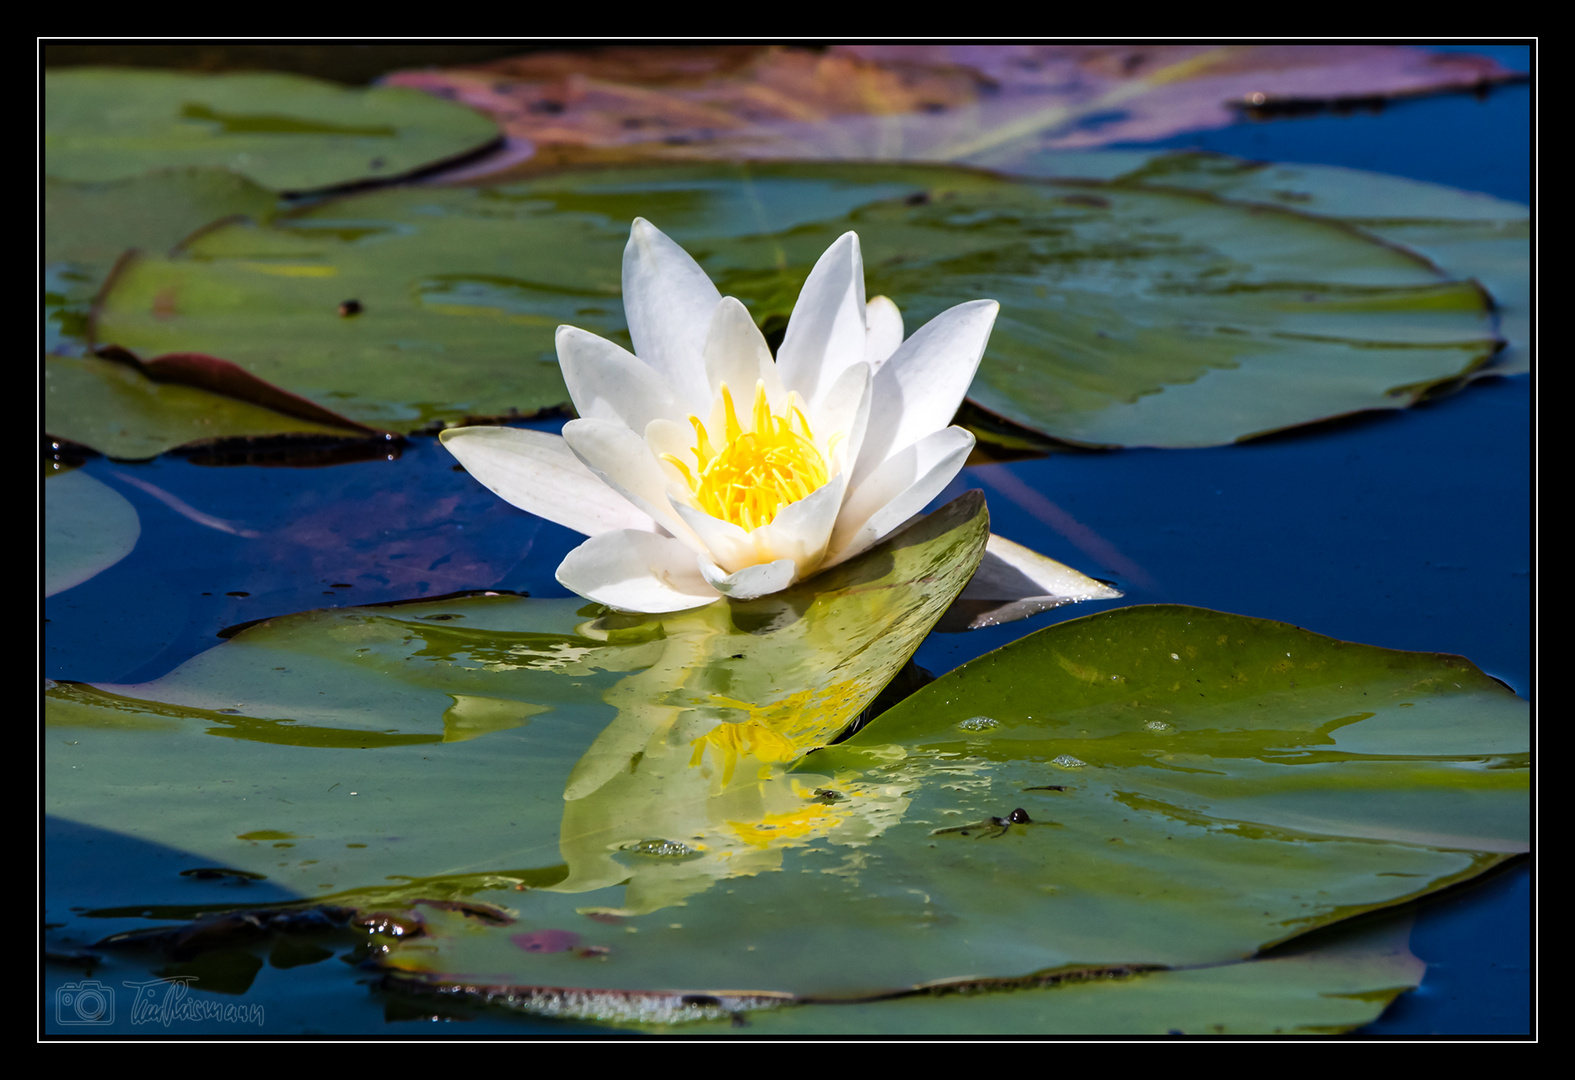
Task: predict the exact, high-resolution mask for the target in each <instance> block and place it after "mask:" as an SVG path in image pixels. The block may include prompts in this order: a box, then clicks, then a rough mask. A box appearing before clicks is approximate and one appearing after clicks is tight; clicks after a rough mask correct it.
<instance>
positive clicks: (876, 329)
mask: <svg viewBox="0 0 1575 1080" xmlns="http://www.w3.org/2000/svg"><path fill="white" fill-rule="evenodd" d="M864 325H865V326H866V327H868V330H867V332H866V334H865V337H864V362H865V363H866V364H868V365H869V366H870V370H871V371H879V370H880V368H881V365H882V364H884V363H885V362H886V361H887V360H890V359H891V354H892V353H894V352H896V351H897V346H898V345H901V344H902V312H901V311H898V310H897V305H896V304H894V303H892V301H891V298H890V297H886V296H877V297H874V298H872V299H871V300H870V302H869V303H867V304H865V305H864Z"/></svg>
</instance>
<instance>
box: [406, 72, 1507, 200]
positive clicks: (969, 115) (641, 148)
mask: <svg viewBox="0 0 1575 1080" xmlns="http://www.w3.org/2000/svg"><path fill="white" fill-rule="evenodd" d="M1523 78H1524V76H1522V75H1519V74H1517V73H1515V72H1512V71H1510V70H1508V69H1506V68H1504V67H1502V66H1500V65H1499V64H1498V63H1497V62H1496V61H1494V60H1492V59H1490V58H1487V57H1482V56H1472V55H1467V54H1447V55H1445V54H1436V53H1431V52H1429V51H1427V50H1425V49H1420V48H1414V47H1411V46H1402V45H1303V44H1285V45H1237V44H1231V45H1209V44H1175V45H1027V44H1018V45H927V44H926V45H914V44H891V45H847V46H833V47H832V48H830V49H826V50H823V51H819V50H812V49H807V48H801V47H785V46H762V45H715V46H711V45H708V46H655V47H642V46H635V47H616V48H608V49H601V50H580V51H574V52H568V51H564V52H545V53H534V54H532V55H529V56H523V57H518V58H514V59H508V60H499V61H494V62H491V63H488V64H480V65H476V66H472V67H464V68H450V69H439V70H424V71H403V72H395V73H394V74H392V75H389V76H388V77H387V78H386V79H385V80H384V82H385V83H388V84H391V85H397V86H409V87H416V88H419V89H422V90H426V91H429V92H431V93H434V94H437V95H440V96H442V97H446V98H450V99H453V100H457V101H460V102H463V103H464V104H467V105H470V106H472V107H473V108H477V109H480V110H481V111H483V112H485V113H487V114H489V115H491V116H492V117H493V118H494V119H495V120H496V121H497V122H498V123H499V124H500V125H501V126H502V127H503V128H504V130H505V132H506V133H507V135H508V136H509V139H510V141H511V144H512V150H511V152H510V153H507V154H505V155H502V156H500V157H499V158H498V159H496V162H495V164H494V168H495V169H497V170H512V169H514V168H525V169H529V168H531V167H535V168H541V167H543V166H552V165H558V164H564V163H569V162H576V161H595V160H637V159H649V158H674V157H677V158H690V159H693V158H729V159H731V158H739V157H759V158H800V159H815V158H819V159H826V158H837V159H864V160H869V159H879V160H924V161H971V162H975V163H979V164H993V165H1001V164H1003V162H998V161H996V160H994V159H995V158H996V157H998V156H1000V155H1001V154H1003V153H1004V154H1005V155H1006V160H1005V162H1004V164H1009V163H1010V159H1011V158H1013V157H1015V156H1016V155H1018V154H1020V153H1022V152H1023V151H1025V150H1029V149H1043V148H1046V147H1049V148H1055V149H1071V148H1086V147H1093V146H1104V145H1108V144H1110V143H1113V142H1121V141H1133V140H1149V139H1158V138H1164V137H1166V136H1170V135H1174V134H1176V133H1178V132H1182V131H1192V130H1201V129H1207V128H1216V127H1223V126H1225V125H1227V124H1230V123H1232V122H1234V121H1236V120H1237V119H1239V118H1240V117H1241V116H1242V115H1243V114H1244V113H1245V114H1247V115H1250V116H1254V117H1260V118H1262V117H1269V116H1275V115H1282V114H1285V113H1299V112H1305V111H1309V110H1316V109H1320V108H1337V109H1340V108H1352V107H1359V106H1373V105H1379V104H1381V103H1382V102H1383V101H1384V100H1386V99H1390V98H1396V97H1408V96H1415V95H1419V94H1430V93H1439V92H1446V91H1459V90H1480V89H1484V88H1486V87H1489V86H1491V85H1494V84H1496V83H1502V82H1509V81H1515V80H1517V79H1523ZM532 151H534V154H533V156H532ZM524 158H528V159H529V161H528V164H526V165H523V166H522V165H521V160H522V159H524ZM485 171H486V166H485V165H483V166H481V167H480V168H472V169H469V170H467V171H466V172H465V174H464V176H463V178H464V179H466V180H470V179H474V178H475V176H477V175H478V174H480V173H482V172H485Z"/></svg>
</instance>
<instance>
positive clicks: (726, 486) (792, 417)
mask: <svg viewBox="0 0 1575 1080" xmlns="http://www.w3.org/2000/svg"><path fill="white" fill-rule="evenodd" d="M797 400H798V396H797V395H796V394H794V395H790V396H789V398H788V402H787V407H786V409H785V410H784V412H783V414H782V415H781V416H778V415H776V414H774V413H773V412H772V411H771V405H770V403H768V402H767V401H766V385H765V383H764V382H757V383H756V384H755V406H754V410H753V412H754V416H753V417H752V419H753V421H754V423H753V430H751V431H745V430H744V428H743V426H742V425H741V424H740V423H739V422H738V414H737V412H736V411H735V410H734V408H733V395H732V392H731V391H729V390H728V388H727V384H726V383H723V384H722V407H723V411H724V413H725V414H726V421H725V427H724V431H723V435H724V436H725V438H724V441H723V443H722V446H721V447H720V448H716V447H714V446H713V445H712V442H711V437H710V433H709V432H707V431H706V429H705V425H704V424H702V423H701V422H700V418H699V417H698V416H691V417H690V418H689V422H690V423H691V424H693V425H694V429H695V447H694V455H695V463H696V468H695V470H694V471H692V472H691V471H690V469H689V467H688V466H687V465H685V464H684V463H683V462H682V461H680V460H678V458H677V457H675V456H673V455H672V454H663V455H662V457H663V459H664V460H666V461H668V462H671V463H672V464H673V465H674V466H676V467H677V469H678V471H679V472H681V473H683V475H684V480H685V481H686V482H687V483H688V484H689V490H690V491H692V492H694V496H695V501H696V502H697V503H699V506H700V509H702V510H704V511H705V512H706V513H708V514H710V515H711V516H712V517H716V518H721V519H722V520H723V521H731V522H732V523H733V524H734V525H737V526H739V527H741V528H742V529H744V531H745V532H752V531H753V530H755V529H757V528H759V527H760V526H762V525H765V524H767V523H769V522H770V521H771V519H773V518H775V517H776V516H777V514H778V512H779V511H781V509H782V508H783V507H784V506H786V505H788V504H789V503H793V502H797V501H798V500H800V499H802V498H804V497H805V496H806V495H808V494H809V493H810V492H812V491H814V490H816V489H817V488H819V487H820V486H821V485H822V484H824V483H825V482H826V481H827V480H829V479H830V476H829V475H828V474H827V472H826V459H825V458H824V457H822V456H821V453H820V451H819V450H817V449H815V442H814V438H815V436H814V434H813V433H812V432H811V431H810V429H809V421H808V420H806V419H805V418H804V413H803V410H801V409H800V408H799V407H798V405H797Z"/></svg>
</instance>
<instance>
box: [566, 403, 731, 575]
mask: <svg viewBox="0 0 1575 1080" xmlns="http://www.w3.org/2000/svg"><path fill="white" fill-rule="evenodd" d="M563 441H564V442H566V443H568V444H569V449H570V450H572V451H573V452H574V456H575V457H577V458H579V459H580V460H581V461H583V462H584V463H585V464H586V466H587V467H589V469H590V471H591V472H592V473H594V474H595V475H596V476H597V477H598V478H600V479H601V481H602V482H603V483H604V484H606V485H607V486H608V487H610V488H611V489H612V490H613V491H615V492H617V493H618V494H619V495H622V496H623V497H624V498H625V499H627V500H628V501H629V502H631V503H633V504H634V505H635V506H636V507H637V508H639V509H640V510H642V511H644V512H645V513H646V514H647V515H648V516H650V517H651V518H654V519H655V520H656V522H657V523H658V524H659V525H662V526H663V527H665V528H666V529H667V531H668V532H670V533H672V534H673V535H674V536H676V537H678V538H679V539H680V540H683V541H684V542H685V543H687V544H689V546H690V547H691V548H692V549H693V550H695V551H699V550H701V544H700V542H699V540H697V539H695V537H694V534H693V533H691V532H690V531H689V529H688V528H686V527H685V526H684V523H683V522H682V521H680V520H679V519H678V518H677V517H676V516H675V515H674V514H673V511H672V507H671V506H670V505H669V504H668V501H667V486H668V483H669V481H668V476H667V472H666V470H664V469H663V468H662V466H661V464H660V463H659V462H658V461H657V460H656V456H655V455H654V454H652V453H651V448H650V447H649V446H647V445H646V442H645V438H644V437H643V436H641V435H636V434H635V433H634V432H632V431H630V430H629V429H628V428H626V427H624V426H623V425H622V424H618V423H613V422H611V421H608V420H570V421H569V422H568V423H567V424H564V425H563Z"/></svg>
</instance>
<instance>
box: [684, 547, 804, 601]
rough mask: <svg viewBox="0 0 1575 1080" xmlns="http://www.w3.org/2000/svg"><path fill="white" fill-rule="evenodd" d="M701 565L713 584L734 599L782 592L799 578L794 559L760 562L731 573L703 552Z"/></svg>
mask: <svg viewBox="0 0 1575 1080" xmlns="http://www.w3.org/2000/svg"><path fill="white" fill-rule="evenodd" d="M699 566H700V573H701V574H702V575H704V577H705V580H706V582H707V583H708V584H709V585H710V586H711V587H712V588H714V589H715V590H716V591H717V592H719V593H722V594H723V595H724V596H730V597H732V598H733V599H734V600H753V599H755V597H757V596H768V595H770V594H771V593H774V592H781V591H782V590H783V589H785V588H787V587H788V586H789V585H791V584H793V583H794V582H795V581H797V580H798V567H796V566H795V565H794V564H793V560H792V559H778V560H777V561H776V562H768V563H757V564H755V565H754V566H746V567H744V568H743V569H742V570H738V571H736V572H734V573H731V574H728V573H724V572H723V571H722V568H721V567H719V566H717V565H716V564H715V563H713V562H711V561H710V560H709V559H707V558H706V557H705V556H704V555H701V556H700V557H699Z"/></svg>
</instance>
